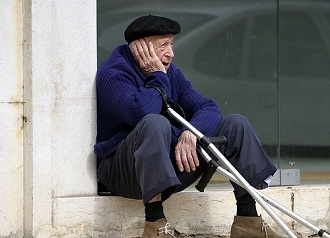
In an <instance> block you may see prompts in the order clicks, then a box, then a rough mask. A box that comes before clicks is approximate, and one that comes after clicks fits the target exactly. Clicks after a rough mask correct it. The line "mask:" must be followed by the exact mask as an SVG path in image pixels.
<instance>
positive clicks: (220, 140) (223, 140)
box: [209, 135, 227, 145]
mask: <svg viewBox="0 0 330 238" xmlns="http://www.w3.org/2000/svg"><path fill="white" fill-rule="evenodd" d="M209 140H210V142H211V143H213V144H215V145H225V144H227V138H226V137H225V136H222V135H221V136H218V137H209Z"/></svg>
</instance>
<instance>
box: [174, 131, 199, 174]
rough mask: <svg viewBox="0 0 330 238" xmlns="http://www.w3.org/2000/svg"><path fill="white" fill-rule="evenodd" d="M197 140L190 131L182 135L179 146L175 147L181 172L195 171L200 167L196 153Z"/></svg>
mask: <svg viewBox="0 0 330 238" xmlns="http://www.w3.org/2000/svg"><path fill="white" fill-rule="evenodd" d="M196 142H197V138H196V136H195V135H193V134H192V133H191V132H190V131H189V130H186V131H184V132H182V133H181V135H180V137H179V141H178V144H177V145H176V146H175V160H176V164H177V166H178V168H179V170H180V171H181V172H183V171H184V170H185V171H187V172H190V171H195V170H196V167H197V166H199V159H198V155H197V152H196Z"/></svg>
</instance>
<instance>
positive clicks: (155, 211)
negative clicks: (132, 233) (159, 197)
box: [144, 201, 165, 222]
mask: <svg viewBox="0 0 330 238" xmlns="http://www.w3.org/2000/svg"><path fill="white" fill-rule="evenodd" d="M144 208H145V214H146V221H149V222H154V221H157V220H158V219H161V218H165V215H164V211H163V203H162V202H161V201H159V202H151V203H146V204H145V205H144Z"/></svg>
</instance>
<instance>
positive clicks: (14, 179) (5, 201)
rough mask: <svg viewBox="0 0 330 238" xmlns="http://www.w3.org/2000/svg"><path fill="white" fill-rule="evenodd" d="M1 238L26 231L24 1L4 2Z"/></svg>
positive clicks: (0, 45)
mask: <svg viewBox="0 0 330 238" xmlns="http://www.w3.org/2000/svg"><path fill="white" fill-rule="evenodd" d="M0 9H1V11H0V16H1V17H0V18H1V21H0V42H1V43H0V82H1V85H0V135H1V136H0V191H1V192H0V194H1V197H0V236H3V235H7V234H14V235H15V234H17V235H20V234H21V231H22V227H23V219H22V218H23V131H22V112H23V76H22V70H23V69H22V47H21V44H22V18H21V11H22V9H21V4H20V1H1V2H0Z"/></svg>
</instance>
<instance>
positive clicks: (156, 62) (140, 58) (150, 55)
mask: <svg viewBox="0 0 330 238" xmlns="http://www.w3.org/2000/svg"><path fill="white" fill-rule="evenodd" d="M129 47H130V50H131V52H132V54H133V56H134V59H135V61H136V62H137V63H138V65H139V66H140V69H141V70H142V71H143V73H144V74H145V75H149V74H151V73H153V72H156V71H162V72H164V73H166V70H165V67H164V65H163V64H162V62H161V61H160V59H159V58H158V56H157V55H156V53H155V49H154V46H153V44H152V42H151V41H148V42H147V41H146V40H145V39H144V38H141V39H137V40H135V41H133V42H132V43H130V45H129Z"/></svg>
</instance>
